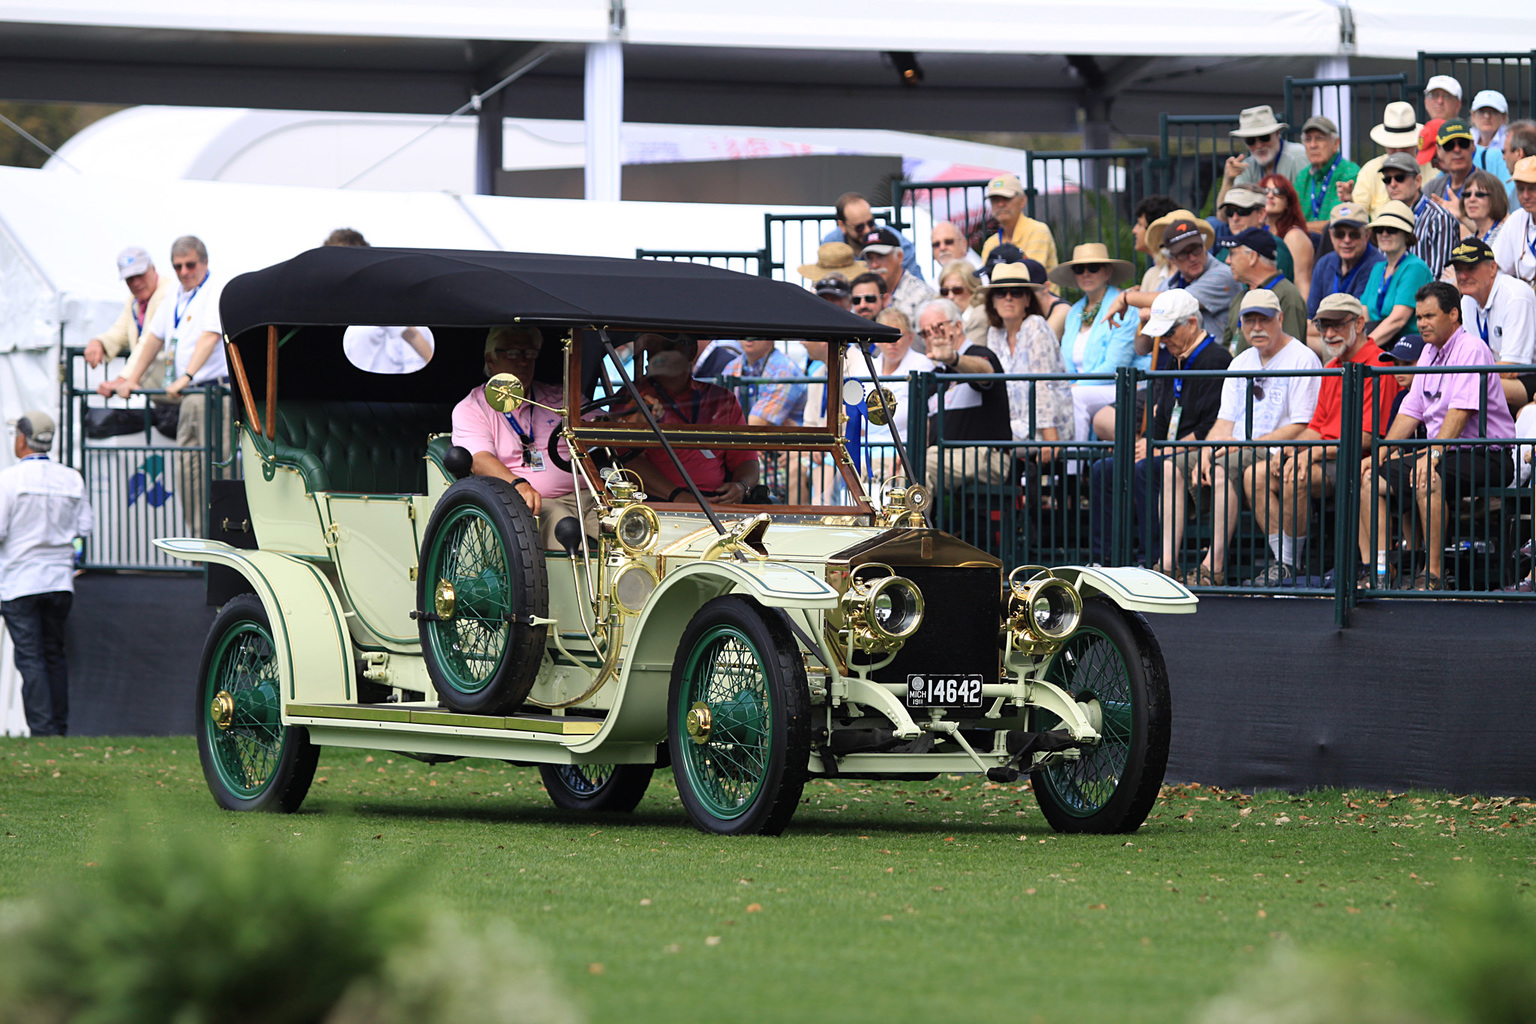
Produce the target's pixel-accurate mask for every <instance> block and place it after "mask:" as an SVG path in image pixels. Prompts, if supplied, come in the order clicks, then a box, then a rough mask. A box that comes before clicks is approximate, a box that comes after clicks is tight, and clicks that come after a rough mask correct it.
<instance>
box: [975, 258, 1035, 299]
mask: <svg viewBox="0 0 1536 1024" xmlns="http://www.w3.org/2000/svg"><path fill="white" fill-rule="evenodd" d="M1035 266H1037V267H1038V266H1040V264H1038V263H1036V264H1035ZM1042 269H1043V268H1042ZM1019 285H1023V286H1024V287H1025V288H1033V289H1035V290H1036V291H1043V290H1044V289H1045V288H1046V287H1047V286H1046V283H1045V282H1044V281H1036V280H1035V277H1034V275H1033V274H1031V273H1030V268H1029V266H1028V265H1027V264H1024V263H999V264H998V265H997V266H995V267H993V268H992V273H991V275H990V276H989V277H988V278H987V283H986V284H984V285H982V286H981V290H982V292H989V291H991V290H992V289H994V288H1004V287H1010V286H1013V287H1017V286H1019Z"/></svg>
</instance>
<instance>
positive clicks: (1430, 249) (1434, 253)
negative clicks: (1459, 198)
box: [1381, 153, 1461, 278]
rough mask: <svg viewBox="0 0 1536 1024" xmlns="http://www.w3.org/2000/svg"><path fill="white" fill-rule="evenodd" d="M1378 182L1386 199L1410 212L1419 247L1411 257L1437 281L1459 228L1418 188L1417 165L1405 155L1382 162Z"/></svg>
mask: <svg viewBox="0 0 1536 1024" xmlns="http://www.w3.org/2000/svg"><path fill="white" fill-rule="evenodd" d="M1381 180H1382V181H1383V182H1385V183H1386V186H1387V198H1389V199H1396V200H1398V201H1400V202H1403V203H1407V204H1408V208H1409V209H1411V210H1412V211H1413V220H1414V234H1415V235H1416V236H1417V237H1418V244H1416V245H1415V246H1414V247H1413V254H1414V255H1415V256H1417V257H1418V258H1419V259H1421V260H1423V261H1424V262H1425V263H1427V264H1429V269H1430V270H1431V271H1432V272H1433V273H1434V275H1435V276H1436V277H1437V278H1438V277H1439V276H1440V275H1441V274H1442V273H1444V272H1445V267H1446V264H1448V263H1449V262H1450V261H1451V250H1452V249H1454V248H1455V247H1456V243H1457V241H1458V240H1459V239H1460V237H1461V229H1460V225H1459V223H1458V222H1457V220H1456V217H1455V215H1454V214H1452V213H1451V211H1449V210H1447V209H1445V207H1443V206H1441V205H1440V204H1439V203H1436V202H1433V201H1431V200H1430V199H1429V197H1428V196H1425V195H1424V194H1423V193H1422V191H1421V188H1420V184H1421V183H1420V180H1419V163H1418V161H1417V160H1415V159H1414V158H1413V157H1411V156H1409V155H1408V154H1407V153H1393V154H1391V155H1390V156H1388V157H1387V158H1386V159H1385V160H1383V161H1382V162H1381Z"/></svg>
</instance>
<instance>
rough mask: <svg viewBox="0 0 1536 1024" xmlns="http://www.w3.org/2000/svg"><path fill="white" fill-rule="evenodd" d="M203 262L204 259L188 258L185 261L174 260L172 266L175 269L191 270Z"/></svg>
mask: <svg viewBox="0 0 1536 1024" xmlns="http://www.w3.org/2000/svg"><path fill="white" fill-rule="evenodd" d="M202 262H203V261H202V260H188V261H187V262H185V263H177V262H176V261H175V260H172V261H171V267H172V269H174V270H191V269H193V268H194V267H198V266H201V265H202Z"/></svg>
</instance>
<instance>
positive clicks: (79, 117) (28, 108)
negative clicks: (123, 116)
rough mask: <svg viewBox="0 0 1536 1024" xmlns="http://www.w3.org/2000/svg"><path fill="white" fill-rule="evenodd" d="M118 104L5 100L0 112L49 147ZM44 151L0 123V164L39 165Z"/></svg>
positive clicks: (112, 111) (55, 147) (115, 108)
mask: <svg viewBox="0 0 1536 1024" xmlns="http://www.w3.org/2000/svg"><path fill="white" fill-rule="evenodd" d="M121 109H123V108H122V107H113V106H107V105H104V104H100V103H81V104H76V103H5V102H0V114H4V115H5V116H6V117H8V118H10V119H11V120H12V121H15V122H16V123H17V124H19V125H21V127H23V128H25V129H26V130H27V131H29V132H31V133H32V134H33V135H34V136H36V137H37V138H38V140H39V141H41V142H42V143H43V144H45V145H46V146H48V148H50V149H58V148H59V147H60V146H62V145H63V144H64V143H65V142H67V141H68V140H69V139H70V137H71V136H73V135H75V134H76V133H77V132H79V131H80V129H82V128H84V127H85V126H86V125H88V124H90V123H91V122H93V121H99V120H100V119H101V118H103V117H106V116H107V115H108V114H111V113H114V112H116V111H118V110H121ZM47 160H48V154H47V153H44V152H43V151H42V150H40V149H38V148H37V147H36V146H34V145H32V143H30V142H28V141H27V140H26V139H24V138H22V137H21V136H20V135H19V134H17V132H16V130H15V129H13V128H12V127H10V126H9V125H7V124H5V123H4V122H0V164H3V165H6V166H10V167H41V166H43V164H44V163H45V162H47Z"/></svg>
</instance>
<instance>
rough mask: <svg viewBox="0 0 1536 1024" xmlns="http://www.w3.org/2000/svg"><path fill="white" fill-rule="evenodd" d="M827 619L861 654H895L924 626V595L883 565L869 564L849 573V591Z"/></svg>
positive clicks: (905, 579)
mask: <svg viewBox="0 0 1536 1024" xmlns="http://www.w3.org/2000/svg"><path fill="white" fill-rule="evenodd" d="M827 620H828V622H829V623H830V624H831V625H832V627H833V628H834V629H836V630H838V632H839V633H840V634H841V635H842V636H843V637H844V639H845V640H849V639H851V640H852V642H853V646H854V647H855V648H857V649H858V650H861V651H870V652H890V651H895V650H897V649H898V648H900V647H901V645H902V644H903V643H904V642H905V641H906V640H907V639H908V638H909V637H911V636H912V634H914V633H916V632H917V628H918V627H919V626H921V625H922V623H923V592H922V591H921V590H919V589H918V588H917V584H916V583H913V582H912V581H911V580H909V579H907V578H906V577H905V576H897V575H896V572H895V570H893V569H892V568H891V567H890V566H888V565H885V564H884V563H881V562H866V563H865V564H864V565H860V566H857V567H856V568H854V569H853V571H852V572H850V573H849V574H848V589H847V590H845V591H843V596H842V597H841V598H840V599H839V600H838V603H837V607H836V608H833V609H831V610H830V611H829V612H828V613H827Z"/></svg>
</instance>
